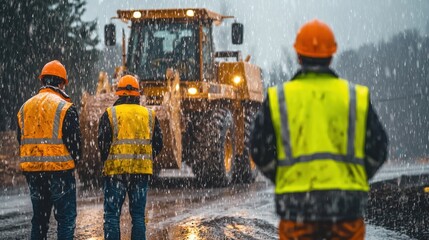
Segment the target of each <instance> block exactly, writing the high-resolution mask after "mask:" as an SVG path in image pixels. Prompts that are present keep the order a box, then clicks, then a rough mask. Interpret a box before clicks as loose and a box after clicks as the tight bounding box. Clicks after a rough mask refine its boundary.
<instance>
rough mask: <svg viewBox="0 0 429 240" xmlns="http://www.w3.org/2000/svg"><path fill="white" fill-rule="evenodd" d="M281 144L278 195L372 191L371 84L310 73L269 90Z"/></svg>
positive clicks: (279, 143) (277, 177) (279, 148)
mask: <svg viewBox="0 0 429 240" xmlns="http://www.w3.org/2000/svg"><path fill="white" fill-rule="evenodd" d="M268 95H269V101H270V102H269V105H270V111H271V118H272V121H273V126H274V131H275V134H276V146H277V160H278V161H277V170H276V188H275V192H276V194H285V193H298V192H309V191H314V190H349V191H364V192H365V191H368V190H369V186H368V181H367V175H366V172H365V166H364V158H365V149H364V148H365V134H366V119H367V113H368V106H369V91H368V88H367V87H365V86H361V85H354V84H351V83H349V82H347V81H346V80H344V79H339V78H335V77H334V76H331V75H329V74H315V73H307V74H305V75H304V76H301V77H300V78H298V79H295V80H293V81H290V82H287V83H284V84H283V85H280V86H277V87H271V88H269V89H268Z"/></svg>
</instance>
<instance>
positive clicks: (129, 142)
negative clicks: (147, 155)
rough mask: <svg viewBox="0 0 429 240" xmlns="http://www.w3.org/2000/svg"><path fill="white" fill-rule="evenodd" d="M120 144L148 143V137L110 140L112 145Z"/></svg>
mask: <svg viewBox="0 0 429 240" xmlns="http://www.w3.org/2000/svg"><path fill="white" fill-rule="evenodd" d="M121 144H133V145H149V144H150V140H149V139H118V140H114V141H113V142H112V146H114V145H121Z"/></svg>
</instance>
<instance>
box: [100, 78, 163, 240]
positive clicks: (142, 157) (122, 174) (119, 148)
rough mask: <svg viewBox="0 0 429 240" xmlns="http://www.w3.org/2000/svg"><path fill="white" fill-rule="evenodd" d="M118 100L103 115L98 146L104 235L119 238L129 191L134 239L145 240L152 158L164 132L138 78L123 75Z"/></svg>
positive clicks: (107, 237)
mask: <svg viewBox="0 0 429 240" xmlns="http://www.w3.org/2000/svg"><path fill="white" fill-rule="evenodd" d="M116 95H118V96H119V98H118V100H117V101H116V102H115V103H114V104H113V106H112V107H109V108H107V109H106V112H104V114H103V115H102V116H101V118H100V123H99V128H98V146H99V149H100V152H101V160H102V162H103V174H104V238H105V239H106V240H107V239H120V235H121V231H120V227H119V226H120V224H119V222H120V216H121V209H122V204H123V203H124V200H125V196H126V195H127V194H128V199H129V207H130V214H131V219H132V230H131V239H142V240H143V239H146V225H145V208H146V199H147V191H148V182H149V177H150V176H151V175H152V174H153V159H154V158H155V156H156V155H157V154H158V153H160V151H161V150H162V147H163V141H162V132H161V128H160V125H159V122H158V119H157V118H156V115H155V112H154V111H153V110H152V109H149V108H147V107H144V106H141V105H140V87H139V82H138V80H137V79H136V78H135V77H134V76H131V75H125V76H123V77H122V78H121V79H120V80H119V82H118V85H117V89H116Z"/></svg>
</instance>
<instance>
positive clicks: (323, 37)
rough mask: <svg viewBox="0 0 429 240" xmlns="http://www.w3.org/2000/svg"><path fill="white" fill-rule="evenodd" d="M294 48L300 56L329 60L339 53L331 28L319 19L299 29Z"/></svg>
mask: <svg viewBox="0 0 429 240" xmlns="http://www.w3.org/2000/svg"><path fill="white" fill-rule="evenodd" d="M293 47H294V48H295V51H296V52H297V53H298V54H299V55H302V56H305V57H313V58H328V57H331V56H332V55H333V54H334V53H335V52H336V51H337V43H336V41H335V36H334V33H333V32H332V30H331V28H330V27H329V26H328V25H326V24H325V23H323V22H321V21H319V20H317V19H314V20H312V21H309V22H307V23H305V24H304V25H303V26H302V27H301V28H300V29H299V31H298V34H297V35H296V40H295V44H294V45H293Z"/></svg>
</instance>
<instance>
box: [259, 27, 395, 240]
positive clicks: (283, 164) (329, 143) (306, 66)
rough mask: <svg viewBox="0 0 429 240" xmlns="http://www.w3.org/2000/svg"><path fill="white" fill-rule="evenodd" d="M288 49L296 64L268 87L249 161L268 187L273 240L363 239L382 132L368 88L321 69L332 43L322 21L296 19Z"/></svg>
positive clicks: (382, 156) (383, 152)
mask: <svg viewBox="0 0 429 240" xmlns="http://www.w3.org/2000/svg"><path fill="white" fill-rule="evenodd" d="M294 48H295V50H296V52H297V54H298V61H299V64H300V65H301V69H300V70H299V71H298V72H297V73H296V74H295V76H294V77H293V78H292V79H291V80H290V81H287V82H284V83H282V84H279V85H278V86H274V87H271V88H269V89H268V94H267V98H266V99H265V101H264V103H263V106H262V108H261V110H260V111H259V113H258V114H257V117H256V119H255V122H254V128H253V132H252V137H251V154H252V157H253V160H254V161H255V163H256V164H257V165H258V167H259V169H260V170H261V171H262V173H263V174H264V175H265V176H267V177H268V178H269V179H271V181H272V182H273V183H274V184H275V201H276V209H277V214H278V215H279V217H280V218H281V221H280V225H279V235H280V239H281V240H285V239H356V240H357V239H364V236H365V224H364V220H363V213H364V210H365V207H366V204H367V197H368V191H369V184H368V180H369V179H370V178H371V177H372V176H374V174H375V172H376V171H377V170H378V169H379V168H380V166H381V165H382V164H383V163H384V162H385V160H386V157H387V144H388V139H387V135H386V132H385V131H384V129H383V127H382V125H381V123H380V121H379V118H378V116H377V114H376V113H375V111H374V108H373V107H372V105H371V101H370V97H369V90H368V88H367V87H366V86H362V85H358V84H353V83H350V82H348V81H347V80H344V79H341V78H340V77H338V75H337V74H336V73H335V72H334V71H333V70H332V69H330V68H329V66H330V63H331V60H332V56H333V54H334V53H335V52H336V50H337V44H336V41H335V37H334V34H333V32H332V30H331V29H330V28H329V26H328V25H326V24H325V23H323V22H321V21H318V20H313V21H310V22H308V23H306V24H304V25H303V26H302V27H301V29H300V30H299V32H298V34H297V37H296V40H295V45H294Z"/></svg>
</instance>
